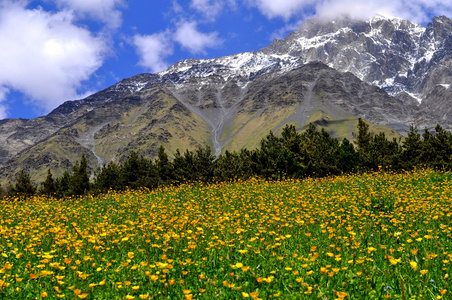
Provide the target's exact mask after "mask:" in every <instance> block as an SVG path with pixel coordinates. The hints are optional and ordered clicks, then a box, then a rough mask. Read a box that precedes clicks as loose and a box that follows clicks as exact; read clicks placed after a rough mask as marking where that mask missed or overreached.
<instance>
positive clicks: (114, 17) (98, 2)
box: [54, 0, 125, 28]
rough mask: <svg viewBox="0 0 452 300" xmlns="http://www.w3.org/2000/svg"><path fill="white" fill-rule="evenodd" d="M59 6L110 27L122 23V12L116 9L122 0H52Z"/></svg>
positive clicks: (122, 3)
mask: <svg viewBox="0 0 452 300" xmlns="http://www.w3.org/2000/svg"><path fill="white" fill-rule="evenodd" d="M54 1H55V2H56V3H57V5H58V6H59V7H60V8H63V9H71V10H73V11H74V12H75V13H76V14H77V15H80V16H82V17H85V16H89V17H90V18H93V19H96V20H99V21H102V22H104V23H106V24H107V25H108V26H109V27H111V28H118V27H119V26H121V23H122V14H121V12H120V11H119V10H118V8H119V7H121V6H124V5H125V4H124V1H123V0H54Z"/></svg>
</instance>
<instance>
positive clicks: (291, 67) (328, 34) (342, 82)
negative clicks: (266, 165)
mask: <svg viewBox="0 0 452 300" xmlns="http://www.w3.org/2000/svg"><path fill="white" fill-rule="evenodd" d="M451 24H452V21H451V20H449V19H447V18H445V17H441V18H435V19H434V20H433V22H432V23H431V24H429V25H428V26H427V28H423V27H421V26H419V25H416V24H413V23H410V22H408V21H404V20H400V19H387V18H383V17H375V18H373V19H371V20H369V21H359V20H353V19H350V18H347V17H344V18H341V19H337V20H334V21H329V22H323V21H320V20H315V19H312V20H309V21H307V22H305V23H304V24H302V25H301V27H300V28H299V30H298V31H295V32H293V33H291V34H290V35H289V36H288V37H287V38H285V39H284V40H275V41H274V43H273V44H271V45H270V46H268V47H266V48H264V49H262V50H260V51H257V52H248V53H240V54H235V55H231V56H226V57H221V58H216V59H205V60H196V59H188V60H185V61H181V62H178V63H176V64H174V65H173V66H171V67H170V68H169V69H168V70H166V71H164V72H161V73H157V74H141V75H137V76H134V77H131V78H128V79H125V80H123V81H121V82H119V83H117V84H115V85H114V86H112V87H110V88H107V89H105V90H103V91H101V92H99V93H96V94H94V95H92V96H89V97H88V98H86V99H83V100H77V101H68V102H66V103H64V104H63V105H61V106H60V107H58V108H57V109H55V110H54V111H52V112H51V113H50V114H48V115H47V116H44V117H40V118H36V119H33V120H23V119H7V120H1V121H0V142H1V143H0V177H1V178H0V182H1V181H3V182H5V180H7V179H11V178H12V177H13V176H14V175H15V174H16V173H17V172H18V171H19V170H20V169H23V168H24V169H26V170H30V171H33V172H32V177H33V178H34V179H35V180H38V181H39V180H40V178H42V177H43V176H45V173H46V171H47V169H48V168H51V169H52V170H53V172H54V174H56V175H61V173H62V171H63V170H68V169H70V168H71V166H72V165H73V164H74V162H75V161H76V160H77V159H79V158H80V156H81V153H85V155H86V156H87V157H88V159H89V162H90V165H91V166H93V167H95V166H101V165H102V164H104V163H106V162H109V161H121V160H122V159H123V158H124V157H125V156H127V155H128V153H129V151H131V150H134V151H137V152H139V153H141V154H143V155H146V156H150V157H153V156H154V155H155V154H156V150H157V148H158V146H159V145H161V144H162V145H164V146H165V147H166V149H167V150H168V152H169V153H174V151H175V150H176V149H178V148H179V149H181V150H184V149H194V148H196V147H198V146H204V145H210V146H211V147H212V149H213V151H214V152H215V154H217V155H218V154H220V153H221V152H223V151H225V150H226V149H229V150H238V149H240V148H242V147H247V148H254V147H256V146H257V145H258V144H259V141H260V139H261V138H263V137H264V136H265V135H266V134H268V132H269V130H274V131H278V129H280V128H282V127H283V126H284V125H285V124H288V123H291V124H295V125H296V126H297V128H299V129H303V128H304V126H306V125H307V124H308V123H309V122H315V123H316V124H318V125H319V126H322V127H323V128H325V129H326V130H328V131H329V132H331V134H333V135H334V136H336V137H339V138H341V137H348V138H350V137H351V134H352V131H354V130H355V128H354V127H355V125H356V120H357V118H358V117H363V118H364V119H366V120H367V121H369V122H371V123H372V124H374V129H375V130H378V131H380V130H384V131H386V132H387V133H388V134H393V135H397V132H398V133H402V134H403V132H404V130H406V129H407V128H408V127H409V125H411V124H415V125H417V126H419V127H420V128H423V127H433V126H435V125H436V123H437V122H440V123H441V125H442V126H443V127H445V128H447V129H451V128H452V120H451V119H450V118H451V113H450V109H451V108H450V107H451V105H450V104H449V99H450V97H449V96H450V92H451V91H452V90H451V89H450V83H452V80H451V79H452V78H451V76H452V73H451V71H450V66H451V55H450V52H451V50H450V49H452V48H451V47H450V46H451V42H452V35H451V30H450V29H451Z"/></svg>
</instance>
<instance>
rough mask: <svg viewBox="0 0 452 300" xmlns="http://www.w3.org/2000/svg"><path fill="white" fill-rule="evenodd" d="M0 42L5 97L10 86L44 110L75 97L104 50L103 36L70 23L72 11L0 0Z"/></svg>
mask: <svg viewBox="0 0 452 300" xmlns="http://www.w3.org/2000/svg"><path fill="white" fill-rule="evenodd" d="M0 41H1V47H2V49H1V51H0V66H1V67H0V88H1V89H3V91H4V92H3V96H4V97H5V91H7V89H14V90H16V91H19V92H21V93H23V94H25V95H26V96H27V97H28V98H29V99H30V102H32V103H33V104H35V105H36V106H38V107H40V108H41V109H44V110H45V111H49V110H51V109H53V108H55V107H56V106H57V105H59V104H61V103H63V102H64V101H66V100H68V99H74V98H77V97H78V96H77V95H78V93H77V89H78V88H80V86H81V83H82V81H84V80H88V79H89V78H90V76H91V75H92V74H93V73H94V72H95V71H96V70H97V69H98V68H99V67H100V66H101V65H102V63H103V59H104V53H105V50H106V46H105V43H104V42H103V41H102V40H100V39H98V38H96V37H93V36H92V35H91V33H90V32H89V31H88V30H86V29H83V28H80V27H77V26H75V25H74V24H73V15H72V13H70V12H68V11H61V12H58V13H49V12H45V11H43V10H40V9H35V10H28V9H26V8H25V7H24V4H23V3H22V2H20V3H17V2H16V3H12V2H8V1H3V2H0ZM5 101H7V99H6V100H5Z"/></svg>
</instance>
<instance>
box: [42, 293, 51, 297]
mask: <svg viewBox="0 0 452 300" xmlns="http://www.w3.org/2000/svg"><path fill="white" fill-rule="evenodd" d="M48 295H49V294H47V292H42V293H41V297H42V298H45V297H47V296H48Z"/></svg>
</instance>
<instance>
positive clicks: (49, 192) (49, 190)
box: [39, 169, 57, 197]
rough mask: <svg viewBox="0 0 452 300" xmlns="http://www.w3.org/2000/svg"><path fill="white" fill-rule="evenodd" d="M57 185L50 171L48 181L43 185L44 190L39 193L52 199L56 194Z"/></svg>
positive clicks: (48, 171)
mask: <svg viewBox="0 0 452 300" xmlns="http://www.w3.org/2000/svg"><path fill="white" fill-rule="evenodd" d="M56 190H57V189H56V183H55V180H54V179H53V175H52V172H51V171H50V169H48V170H47V177H46V180H45V181H44V182H43V184H42V188H41V190H40V191H39V192H40V193H41V194H43V195H46V196H49V197H52V196H54V195H55V193H56Z"/></svg>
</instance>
